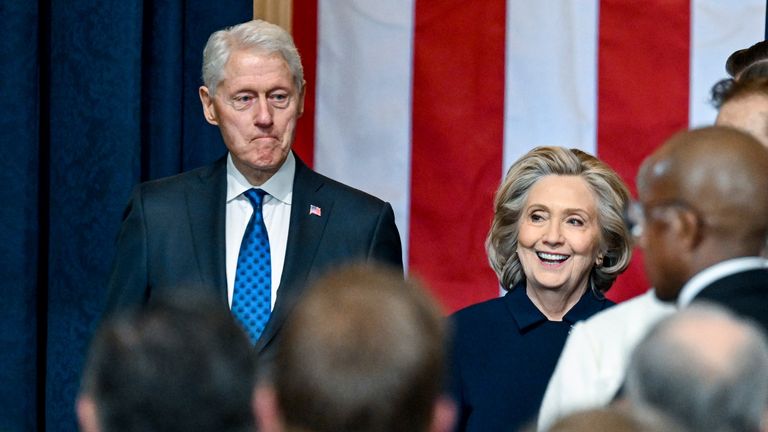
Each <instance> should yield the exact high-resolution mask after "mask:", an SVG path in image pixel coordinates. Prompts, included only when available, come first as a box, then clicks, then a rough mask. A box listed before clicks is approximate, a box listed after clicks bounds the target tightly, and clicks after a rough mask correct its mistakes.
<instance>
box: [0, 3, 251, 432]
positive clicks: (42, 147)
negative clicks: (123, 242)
mask: <svg viewBox="0 0 768 432" xmlns="http://www.w3.org/2000/svg"><path fill="white" fill-rule="evenodd" d="M251 14H252V4H251V3H250V2H243V1H239V0H219V1H217V2H203V1H192V0H187V1H184V0H173V1H150V0H145V1H140V0H132V1H130V0H129V1H125V0H85V1H78V2H48V1H45V0H39V1H38V2H34V1H32V2H18V1H16V0H0V15H1V16H3V18H4V23H5V25H6V31H5V34H4V37H3V38H0V94H2V95H3V101H4V109H3V112H4V115H3V116H0V143H2V152H1V153H0V181H2V183H3V187H2V188H0V225H1V226H2V228H0V230H2V231H0V239H2V241H0V256H2V257H3V264H2V267H0V272H2V273H0V295H2V302H1V303H0V350H2V351H3V355H2V356H0V382H2V383H3V386H2V388H0V430H11V431H17V430H19V431H27V430H53V431H67V430H72V431H74V430H77V428H76V422H75V415H74V399H75V396H76V393H77V389H78V383H79V379H80V372H81V369H82V365H83V361H84V358H85V354H86V350H87V346H88V342H89V340H90V338H91V336H92V334H93V331H94V329H95V328H96V325H97V323H98V321H99V319H100V316H101V312H102V309H103V304H104V300H105V294H106V293H105V290H104V286H105V282H106V279H107V276H108V272H109V270H110V268H111V260H112V256H113V255H114V240H115V237H116V234H117V230H118V227H119V225H120V220H121V214H122V211H123V207H124V206H125V203H126V201H127V198H128V196H129V194H130V191H131V189H132V188H133V187H134V186H135V185H136V184H137V183H138V182H139V181H142V180H148V179H153V178H158V177H163V176H167V175H172V174H176V173H178V172H180V171H182V170H186V169H189V168H193V167H196V166H200V165H203V164H206V163H209V162H211V161H213V160H215V159H216V158H218V157H220V156H221V155H223V154H224V152H225V148H224V145H223V144H222V142H221V138H220V135H219V132H218V129H217V128H215V127H213V126H210V125H208V124H207V123H206V122H205V120H204V118H203V116H202V109H201V107H200V102H199V99H198V96H197V88H198V86H199V85H200V84H201V78H200V66H201V62H202V48H203V46H204V44H205V42H206V41H207V38H208V36H209V35H210V34H211V33H212V32H213V31H215V30H217V29H220V28H223V27H225V26H228V25H233V24H236V23H239V22H243V21H247V20H248V19H250V18H251ZM38 34H39V35H40V38H38Z"/></svg>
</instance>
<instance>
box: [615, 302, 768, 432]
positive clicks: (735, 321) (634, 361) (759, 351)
mask: <svg viewBox="0 0 768 432" xmlns="http://www.w3.org/2000/svg"><path fill="white" fill-rule="evenodd" d="M626 390H627V396H628V398H629V400H630V401H631V403H632V404H633V405H636V406H639V407H643V406H647V407H650V408H652V409H657V410H659V411H661V412H664V413H666V414H667V415H668V416H670V417H671V418H672V419H674V420H675V421H677V422H679V423H680V424H681V425H683V426H686V427H687V428H688V429H690V430H692V431H707V432H757V431H759V430H760V428H761V423H762V421H763V419H764V416H765V414H766V410H768V347H767V346H766V342H765V338H764V337H763V334H762V333H761V331H760V330H759V329H758V328H757V327H756V326H755V325H754V324H752V323H750V322H747V321H744V320H742V319H740V318H737V317H735V316H734V315H733V314H731V313H730V312H727V311H725V310H723V309H720V308H717V307H715V306H712V305H706V304H696V305H694V306H691V307H690V308H688V309H686V310H683V311H681V312H679V313H677V314H675V315H672V316H671V317H670V318H667V319H666V320H664V321H662V322H660V323H659V324H658V325H657V326H656V327H654V329H653V330H651V332H650V333H649V334H648V335H647V336H646V337H645V338H644V339H643V340H642V341H641V342H640V344H639V345H638V346H637V348H636V349H635V352H634V353H633V355H632V358H631V361H630V365H629V369H628V371H627V381H626Z"/></svg>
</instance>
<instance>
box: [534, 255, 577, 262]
mask: <svg viewBox="0 0 768 432" xmlns="http://www.w3.org/2000/svg"><path fill="white" fill-rule="evenodd" d="M536 255H537V256H538V257H539V259H540V260H542V261H544V262H545V263H547V264H560V263H562V262H564V261H565V260H567V259H568V258H570V255H562V254H556V253H547V252H536Z"/></svg>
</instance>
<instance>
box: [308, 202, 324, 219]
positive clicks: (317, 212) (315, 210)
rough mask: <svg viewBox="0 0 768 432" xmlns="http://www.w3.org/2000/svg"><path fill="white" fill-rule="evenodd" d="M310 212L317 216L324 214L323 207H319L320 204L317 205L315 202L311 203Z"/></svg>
mask: <svg viewBox="0 0 768 432" xmlns="http://www.w3.org/2000/svg"><path fill="white" fill-rule="evenodd" d="M309 214H311V215H315V216H322V215H323V209H321V208H320V207H318V206H316V205H314V204H310V205H309Z"/></svg>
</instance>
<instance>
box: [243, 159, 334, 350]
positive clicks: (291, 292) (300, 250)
mask: <svg viewBox="0 0 768 432" xmlns="http://www.w3.org/2000/svg"><path fill="white" fill-rule="evenodd" d="M323 185H324V181H323V177H322V176H320V175H318V174H316V173H315V172H313V171H312V170H310V169H309V168H308V167H307V166H306V165H304V163H303V162H302V161H301V160H300V159H299V158H298V156H297V157H296V174H295V176H294V181H293V198H292V202H291V222H290V226H289V228H288V244H287V245H286V251H285V264H284V265H283V275H282V277H281V280H280V288H279V290H278V295H277V300H276V302H275V308H274V310H273V311H272V317H271V318H270V320H269V323H267V327H266V328H265V329H264V333H263V334H262V336H261V338H260V339H259V341H258V342H257V344H256V349H257V351H258V352H261V351H262V350H263V349H264V348H265V347H266V346H267V345H268V344H269V342H270V341H271V340H272V339H273V338H274V337H275V335H276V334H277V332H278V330H279V329H280V328H281V327H282V325H283V323H284V322H285V319H286V317H287V316H288V315H289V313H290V311H291V309H293V305H294V304H295V302H296V301H297V300H298V298H299V296H300V293H301V292H302V291H303V290H304V288H305V286H306V284H307V282H308V280H309V276H310V274H311V271H312V269H313V268H314V261H315V255H316V254H317V250H318V247H319V246H320V240H321V239H322V237H323V232H324V231H325V226H326V224H327V222H328V219H329V218H330V216H331V212H332V210H333V203H334V201H333V198H331V197H328V196H325V194H323V192H322V189H323ZM310 206H316V207H317V208H319V209H320V213H321V214H320V215H319V216H318V215H316V214H310Z"/></svg>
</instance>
